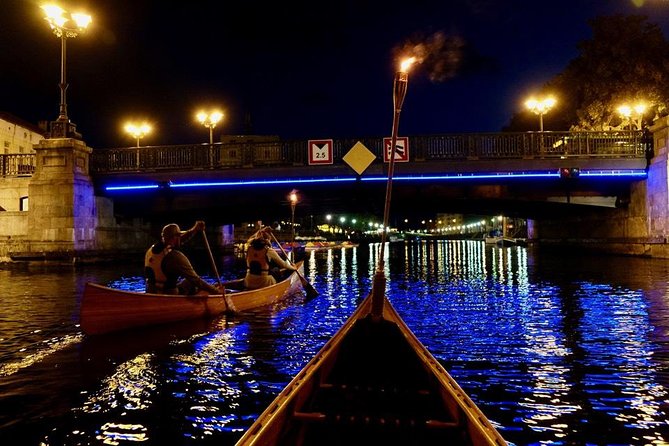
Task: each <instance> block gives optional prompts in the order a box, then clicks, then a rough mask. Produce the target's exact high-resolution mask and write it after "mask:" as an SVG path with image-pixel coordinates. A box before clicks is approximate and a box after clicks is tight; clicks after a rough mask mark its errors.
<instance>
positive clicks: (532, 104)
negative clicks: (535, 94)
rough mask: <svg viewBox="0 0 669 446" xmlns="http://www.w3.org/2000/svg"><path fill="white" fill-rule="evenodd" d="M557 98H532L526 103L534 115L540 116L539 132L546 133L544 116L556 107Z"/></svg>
mask: <svg viewBox="0 0 669 446" xmlns="http://www.w3.org/2000/svg"><path fill="white" fill-rule="evenodd" d="M555 103H556V101H555V98H553V97H552V96H548V97H546V98H544V99H535V98H530V99H528V100H527V101H526V102H525V107H527V108H528V109H529V110H530V111H531V112H533V113H534V114H537V115H539V131H540V132H543V131H544V115H545V114H546V113H548V112H549V111H550V109H551V108H553V106H554V105H555Z"/></svg>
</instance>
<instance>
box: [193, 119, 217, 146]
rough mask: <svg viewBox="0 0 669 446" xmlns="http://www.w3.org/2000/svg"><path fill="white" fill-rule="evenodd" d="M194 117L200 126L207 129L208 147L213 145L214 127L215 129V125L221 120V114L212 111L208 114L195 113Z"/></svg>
mask: <svg viewBox="0 0 669 446" xmlns="http://www.w3.org/2000/svg"><path fill="white" fill-rule="evenodd" d="M196 117H197V120H198V121H200V124H202V125H203V126H205V127H207V128H208V129H209V145H212V144H214V127H216V124H218V123H219V122H221V120H222V119H223V113H221V112H220V111H218V110H214V111H212V112H210V113H207V112H205V111H200V112H198V113H197V116H196Z"/></svg>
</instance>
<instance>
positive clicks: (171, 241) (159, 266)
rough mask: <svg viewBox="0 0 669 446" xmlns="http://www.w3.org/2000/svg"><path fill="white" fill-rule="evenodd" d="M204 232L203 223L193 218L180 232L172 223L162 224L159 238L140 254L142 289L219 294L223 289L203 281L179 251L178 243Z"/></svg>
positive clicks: (173, 292)
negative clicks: (144, 287)
mask: <svg viewBox="0 0 669 446" xmlns="http://www.w3.org/2000/svg"><path fill="white" fill-rule="evenodd" d="M202 231H204V222H203V221H201V220H199V221H196V222H195V224H194V225H193V227H192V228H190V229H188V230H187V231H182V230H181V228H179V225H177V224H176V223H170V224H168V225H165V227H163V230H162V233H161V241H160V242H158V243H156V244H155V245H153V246H151V247H150V248H149V249H148V250H147V251H146V255H145V256H144V275H145V277H146V292H147V293H158V294H202V293H206V294H222V293H223V291H221V290H219V289H218V288H216V287H215V286H213V285H211V284H209V283H207V282H205V281H204V280H203V279H202V278H201V277H200V276H199V275H198V274H197V273H196V272H195V270H194V269H193V266H192V265H191V263H190V260H188V257H186V255H185V254H184V253H183V252H181V251H180V250H179V248H180V247H181V243H182V242H187V241H188V240H190V239H191V238H192V237H193V235H195V234H197V233H198V232H202Z"/></svg>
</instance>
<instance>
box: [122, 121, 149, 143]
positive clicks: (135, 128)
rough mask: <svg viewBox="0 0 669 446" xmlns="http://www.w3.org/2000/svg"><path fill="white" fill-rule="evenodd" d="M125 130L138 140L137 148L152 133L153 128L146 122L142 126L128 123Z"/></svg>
mask: <svg viewBox="0 0 669 446" xmlns="http://www.w3.org/2000/svg"><path fill="white" fill-rule="evenodd" d="M123 129H124V130H125V131H126V132H127V133H128V134H129V135H130V136H132V137H133V138H135V139H136V140H137V147H139V140H140V139H142V138H144V137H145V136H146V135H148V134H149V133H151V130H152V129H151V126H150V125H149V124H147V123H146V122H142V123H141V124H136V123H134V122H128V123H127V124H126V125H125V127H124V128H123Z"/></svg>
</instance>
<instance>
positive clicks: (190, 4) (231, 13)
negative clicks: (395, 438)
mask: <svg viewBox="0 0 669 446" xmlns="http://www.w3.org/2000/svg"><path fill="white" fill-rule="evenodd" d="M40 3H41V2H35V1H32V0H1V3H0V6H2V8H1V13H0V48H1V49H2V52H1V54H2V66H0V110H1V111H5V112H9V113H11V114H13V115H16V116H18V117H19V118H22V119H24V120H27V121H29V122H32V123H37V122H38V121H40V120H54V119H56V118H57V116H58V105H59V99H60V93H59V89H58V82H59V79H60V40H59V39H57V38H56V36H55V35H53V33H52V31H51V30H50V29H49V27H48V24H47V23H46V21H45V20H44V19H43V16H42V11H41V9H40V8H39V5H40ZM60 4H61V6H63V7H65V8H66V9H69V10H71V11H74V10H75V9H78V8H77V7H79V6H80V7H81V9H83V10H85V11H86V12H88V13H89V14H91V15H92V16H93V24H92V26H91V27H90V28H89V30H88V31H87V32H86V33H85V34H83V35H81V36H79V37H77V38H75V39H68V41H67V42H68V45H67V81H68V83H69V85H70V86H69V89H68V93H67V103H68V114H69V117H70V119H71V120H72V122H74V123H75V124H77V130H78V131H79V132H80V133H82V134H83V138H84V140H85V141H86V142H87V143H88V145H90V146H91V147H93V148H107V147H120V146H132V145H134V143H135V142H134V140H133V139H132V138H130V137H129V136H128V135H126V134H125V133H124V132H123V131H122V126H123V123H124V122H125V121H127V120H128V119H131V118H132V119H136V120H140V119H142V120H144V119H145V120H148V121H149V122H150V123H152V124H153V125H154V127H155V130H154V133H153V134H152V135H150V136H148V137H146V138H144V139H143V140H142V144H143V145H158V144H181V143H200V142H207V141H208V139H209V133H208V130H207V129H205V128H204V127H203V126H202V125H200V124H199V123H198V122H197V121H196V120H195V118H194V115H195V112H196V111H197V109H198V108H200V107H201V106H205V105H211V106H217V107H220V108H221V109H222V110H223V112H224V113H225V115H226V116H225V120H224V122H223V123H222V125H221V126H220V127H219V128H217V129H216V130H215V139H218V138H219V135H220V132H223V133H226V134H263V135H267V134H269V135H279V136H280V137H282V138H284V139H292V138H300V139H317V138H318V139H320V138H356V137H382V136H389V135H390V131H391V126H392V82H393V76H394V73H395V71H396V69H397V60H398V59H397V56H398V54H399V53H400V51H399V50H400V49H407V48H416V47H417V45H418V47H419V48H423V49H426V48H427V49H429V52H428V53H427V54H429V57H428V58H427V59H425V61H424V63H422V64H420V65H418V66H416V67H415V68H414V69H413V71H412V72H411V74H410V78H409V87H408V93H407V96H406V100H405V102H404V107H403V109H402V115H401V122H400V131H399V133H400V135H417V134H440V133H458V132H495V131H499V130H501V128H502V127H503V126H504V125H506V124H508V123H509V120H510V119H511V116H512V114H513V113H514V112H516V111H518V110H522V107H523V103H524V101H525V99H527V97H528V96H529V95H530V94H532V93H533V92H534V91H536V90H538V89H539V88H540V87H541V86H542V85H543V84H544V83H545V82H546V81H548V80H549V79H551V78H552V77H553V76H554V75H556V74H557V73H559V72H561V71H562V70H563V69H564V68H565V67H566V66H567V64H568V63H569V61H570V60H571V59H573V58H575V57H576V56H577V55H578V47H577V44H578V42H580V41H582V40H584V39H586V38H589V37H590V28H589V26H588V23H587V22H588V20H589V19H591V18H594V17H596V16H599V15H610V14H614V13H622V14H642V15H646V16H647V17H648V19H649V21H650V22H651V23H657V24H659V25H661V26H662V27H663V29H664V30H665V35H669V32H667V31H669V1H667V0H646V1H642V0H634V1H632V0H599V1H588V0H583V1H575V0H560V1H548V0H545V1H544V0H542V1H535V2H529V1H526V0H525V1H522V0H517V1H516V0H513V1H499V0H473V1H466V0H454V1H446V0H439V1H436V0H435V1H430V0H412V1H410V2H409V1H407V2H398V1H395V0H388V1H378V2H365V1H337V2H313V1H312V2H303V1H297V2H295V1H293V2H289V1H286V2H253V1H245V2H225V1H222V0H216V1H214V0H191V1H187V2H186V1H184V2H182V4H181V5H180V4H176V3H175V2H172V1H150V0H98V1H94V0H88V1H86V0H81V1H73V2H69V3H60ZM558 99H559V98H558ZM549 119H550V116H549V115H547V116H546V117H545V120H546V121H548V120H549Z"/></svg>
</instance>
